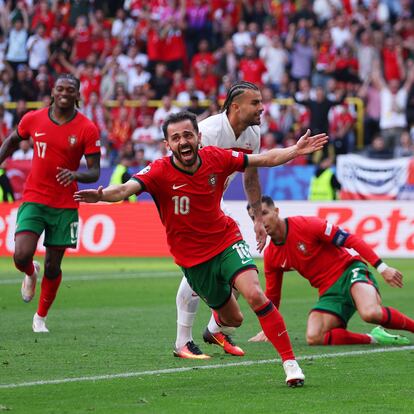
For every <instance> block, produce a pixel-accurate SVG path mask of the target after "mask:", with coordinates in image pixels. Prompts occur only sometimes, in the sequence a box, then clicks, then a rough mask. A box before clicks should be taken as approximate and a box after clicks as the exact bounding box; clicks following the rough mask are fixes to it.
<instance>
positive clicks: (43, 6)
mask: <svg viewBox="0 0 414 414" xmlns="http://www.w3.org/2000/svg"><path fill="white" fill-rule="evenodd" d="M56 4H57V2H55V1H53V2H51V4H50V6H51V7H50V6H49V2H48V1H47V0H40V1H39V2H38V3H37V5H35V8H34V13H33V16H32V19H31V25H30V27H31V30H32V32H34V31H35V30H36V28H37V27H38V26H39V25H43V26H44V28H45V35H46V37H49V36H50V33H51V31H52V28H53V26H54V25H55V20H56V18H55V15H56V11H57V8H56Z"/></svg>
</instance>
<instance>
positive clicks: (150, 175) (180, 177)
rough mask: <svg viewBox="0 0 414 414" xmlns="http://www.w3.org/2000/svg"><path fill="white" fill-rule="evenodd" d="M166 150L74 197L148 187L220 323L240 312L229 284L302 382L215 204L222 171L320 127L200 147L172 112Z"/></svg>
mask: <svg viewBox="0 0 414 414" xmlns="http://www.w3.org/2000/svg"><path fill="white" fill-rule="evenodd" d="M163 133H164V137H165V139H166V143H167V147H168V148H169V149H170V150H171V152H172V156H171V157H164V158H162V159H159V160H156V161H154V162H153V163H152V164H150V165H149V166H148V167H146V168H144V169H143V170H142V171H140V172H139V173H138V174H135V175H134V176H133V177H132V178H131V179H130V180H129V181H128V182H126V183H125V184H121V185H112V186H109V187H107V188H105V189H103V188H102V187H99V188H98V189H97V190H92V189H91V190H83V191H78V192H76V193H75V195H74V197H75V200H76V201H83V202H88V203H95V202H98V201H110V202H116V201H120V200H124V199H125V198H127V197H129V196H130V195H132V194H136V193H141V192H143V191H147V192H148V193H150V194H151V195H152V197H153V198H154V201H155V202H156V204H157V207H158V209H159V213H160V217H161V221H162V223H163V225H164V226H165V229H166V233H167V241H168V245H169V248H170V251H171V254H172V255H173V257H174V259H175V262H176V263H177V264H178V265H179V266H181V268H182V270H183V273H184V275H185V277H186V278H187V280H188V282H189V284H190V286H191V288H192V289H193V290H194V291H195V292H196V293H197V294H198V295H199V296H200V297H201V298H202V299H203V300H204V301H205V302H206V303H207V304H208V305H209V306H210V308H212V309H214V310H215V311H216V316H217V320H218V322H219V323H220V324H221V325H226V326H234V327H237V326H240V325H241V323H242V321H243V315H242V313H241V311H240V307H239V305H238V303H237V301H236V299H235V297H234V296H233V295H232V287H233V286H234V287H235V288H236V289H237V290H238V291H239V292H240V293H241V295H242V296H244V298H245V299H246V301H247V302H248V304H249V305H250V307H251V308H252V310H253V311H254V312H255V313H256V315H257V317H258V319H259V322H260V324H261V326H262V329H263V331H264V332H265V333H266V335H267V337H268V338H269V340H270V342H271V343H272V344H273V346H274V347H275V349H276V350H277V351H278V353H279V355H280V356H281V358H282V361H283V367H284V369H285V373H286V382H287V384H288V385H290V386H297V385H302V384H303V381H304V378H305V377H304V375H303V373H302V370H301V369H300V367H299V365H298V364H297V362H296V360H295V356H294V353H293V350H292V346H291V343H290V338H289V335H288V333H287V330H286V326H285V323H284V321H283V318H282V316H281V314H280V313H279V311H278V310H277V309H276V307H275V306H274V305H273V304H272V302H271V301H269V299H267V298H266V296H265V295H264V294H263V291H262V290H261V288H260V284H259V279H258V277H257V267H256V265H255V264H254V262H253V259H252V257H251V256H250V252H249V249H248V246H247V245H246V243H245V242H244V240H243V238H242V236H241V233H240V229H239V228H238V226H237V224H236V222H235V221H234V220H233V219H231V218H230V217H227V216H226V215H225V214H224V213H223V211H222V210H221V208H220V201H221V198H222V195H223V191H224V186H225V182H226V180H227V177H228V176H229V175H230V174H232V173H233V172H235V171H244V169H245V168H246V167H249V166H250V167H273V166H276V165H280V164H283V163H284V162H287V161H289V160H291V159H293V158H294V157H296V156H297V155H301V154H309V153H311V152H314V151H316V150H319V149H321V148H322V146H323V145H324V144H325V143H326V141H327V137H326V135H325V134H319V135H316V136H314V137H311V136H310V131H309V130H308V132H307V133H306V134H305V135H304V136H302V137H301V138H300V139H299V141H298V142H297V144H296V145H293V146H291V147H288V148H285V149H278V150H271V151H269V152H267V153H265V154H257V155H256V154H255V155H245V154H243V153H242V152H238V151H232V150H224V149H221V148H217V147H212V146H210V147H205V148H203V149H201V150H199V144H200V138H201V134H200V133H199V131H198V125H197V121H196V118H195V116H194V115H193V114H191V113H189V112H181V113H178V114H174V115H171V116H170V117H169V118H168V119H167V120H166V121H165V123H164V125H163Z"/></svg>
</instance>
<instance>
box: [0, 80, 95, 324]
mask: <svg viewBox="0 0 414 414" xmlns="http://www.w3.org/2000/svg"><path fill="white" fill-rule="evenodd" d="M78 101H79V80H78V79H77V78H75V77H74V76H72V75H70V74H62V75H59V76H58V78H57V80H56V83H55V85H54V88H53V90H52V104H51V105H50V107H48V108H43V109H39V110H37V111H31V112H28V113H27V114H26V115H25V116H24V117H23V118H22V119H21V121H20V122H19V124H18V126H17V129H16V131H14V132H13V133H12V134H11V135H10V136H9V137H8V138H7V139H6V140H5V141H4V143H3V145H2V146H1V147H0V163H1V162H3V160H4V159H6V158H7V157H8V156H9V155H11V154H12V153H13V152H14V151H15V150H16V149H17V148H18V147H19V143H20V141H21V140H28V139H30V137H31V138H32V140H33V144H34V155H33V161H32V168H31V171H30V174H29V177H28V178H27V181H26V185H25V188H24V192H23V199H22V201H23V203H22V204H21V206H20V207H19V211H18V213H17V223H16V234H15V251H14V263H15V266H16V267H17V269H18V270H20V271H21V272H24V273H25V276H24V279H23V284H22V289H21V293H22V298H23V300H24V301H25V302H30V301H31V300H32V299H33V296H34V294H35V288H36V280H37V277H38V275H39V273H40V265H39V263H37V262H34V261H33V256H34V254H35V251H36V246H37V242H38V239H39V237H40V235H41V234H42V233H43V231H44V232H45V239H44V243H43V244H44V246H45V247H46V256H45V264H44V277H43V279H42V285H41V293H40V298H39V305H38V308H37V312H36V313H35V315H34V317H33V325H32V326H33V331H34V332H48V329H47V327H46V316H47V313H48V311H49V308H50V306H51V305H52V303H53V301H54V299H55V297H56V293H57V290H58V288H59V284H60V282H61V279H62V271H61V263H62V259H63V255H64V254H65V249H66V248H67V247H76V243H77V237H78V206H79V203H77V202H76V201H75V200H74V199H73V193H74V192H75V191H76V190H77V189H78V186H77V182H78V181H79V182H83V183H92V182H95V181H96V180H97V179H98V178H99V173H100V165H99V161H100V142H99V133H98V130H97V129H96V127H95V125H94V124H93V123H92V122H91V121H90V120H89V119H88V118H86V117H85V116H84V115H82V114H81V113H80V112H79V111H78V110H77V109H76V107H77V105H78ZM84 155H85V158H86V165H87V171H85V172H81V171H78V168H79V164H80V160H81V158H82V157H83V156H84Z"/></svg>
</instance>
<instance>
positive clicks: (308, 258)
mask: <svg viewBox="0 0 414 414" xmlns="http://www.w3.org/2000/svg"><path fill="white" fill-rule="evenodd" d="M248 211H249V215H250V217H251V218H252V219H254V214H253V211H252V209H250V208H249V206H248ZM262 218H263V223H264V225H265V229H266V232H267V234H268V235H269V236H270V237H271V242H270V244H269V245H268V247H267V248H266V249H265V253H264V269H265V276H266V292H265V293H266V296H267V297H268V298H269V299H270V300H271V301H272V302H273V304H274V305H275V306H276V307H277V308H279V305H280V297H281V288H282V281H283V273H284V272H285V271H289V270H296V271H297V272H299V273H300V274H301V275H302V276H303V277H304V278H305V279H308V280H309V283H310V284H311V285H312V286H313V287H315V288H317V289H319V300H318V302H317V303H316V305H315V306H314V308H313V309H312V310H311V313H310V315H309V318H308V327H307V331H306V340H307V342H308V344H309V345H351V344H372V343H378V344H381V345H407V344H409V343H410V341H409V340H408V339H407V338H405V337H403V336H400V335H391V334H389V333H388V332H386V331H385V330H384V329H383V328H382V327H384V328H390V329H401V330H406V331H410V332H414V320H413V319H410V318H409V317H407V316H406V315H404V314H402V313H401V312H399V311H398V310H396V309H393V308H391V307H384V306H382V304H381V297H380V295H379V290H378V284H377V281H376V280H375V278H374V276H373V275H372V273H371V272H370V271H369V269H368V267H367V265H366V263H365V262H364V261H363V260H362V258H363V259H365V260H366V261H367V262H368V263H370V264H371V265H372V266H374V267H375V268H376V269H377V271H378V272H379V273H381V275H382V277H383V278H384V280H385V281H386V282H387V283H388V284H389V285H390V286H392V287H399V288H401V287H402V286H403V281H402V274H401V273H400V272H399V271H398V270H397V269H394V268H392V267H389V266H387V265H386V264H385V263H384V262H382V261H381V259H380V258H379V257H378V256H377V254H376V253H375V252H374V251H373V250H372V249H371V248H370V247H369V246H368V245H367V244H366V243H365V242H364V241H363V240H362V239H360V238H359V237H357V236H355V235H353V234H350V233H348V232H346V231H344V230H342V229H341V228H339V227H337V226H335V225H333V224H331V223H329V222H327V221H326V220H322V219H320V218H318V217H303V216H295V217H288V218H285V219H282V218H280V217H279V209H278V208H276V207H275V205H274V203H273V200H272V199H271V198H270V197H268V196H263V197H262ZM347 248H348V249H350V248H352V249H354V250H355V251H356V252H357V253H358V254H359V256H358V255H357V256H355V255H354V256H353V255H351V254H350V253H349V252H348V250H347ZM355 311H357V312H358V313H359V315H360V316H361V318H362V319H363V320H364V321H365V322H369V323H374V324H379V325H381V326H378V327H376V328H374V329H373V330H372V331H371V333H370V334H360V333H355V332H350V331H348V330H347V329H346V326H347V323H348V321H349V320H350V319H351V317H352V315H353V314H354V313H355ZM266 336H267V335H266V332H263V331H262V332H259V333H258V334H257V335H256V336H255V337H253V338H251V339H250V341H252V342H260V341H267V338H266Z"/></svg>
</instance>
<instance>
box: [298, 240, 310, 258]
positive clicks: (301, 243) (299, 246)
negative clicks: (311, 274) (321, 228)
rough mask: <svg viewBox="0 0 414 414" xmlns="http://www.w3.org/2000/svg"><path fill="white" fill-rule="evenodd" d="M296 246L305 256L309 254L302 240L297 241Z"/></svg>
mask: <svg viewBox="0 0 414 414" xmlns="http://www.w3.org/2000/svg"><path fill="white" fill-rule="evenodd" d="M296 247H297V248H298V250H299V251H300V252H301V253H303V254H304V255H305V256H309V252H308V250H307V248H306V244H305V243H303V242H301V241H300V242H298V244H297V245H296Z"/></svg>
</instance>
